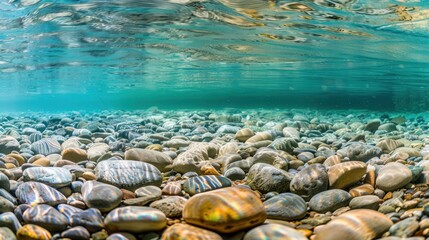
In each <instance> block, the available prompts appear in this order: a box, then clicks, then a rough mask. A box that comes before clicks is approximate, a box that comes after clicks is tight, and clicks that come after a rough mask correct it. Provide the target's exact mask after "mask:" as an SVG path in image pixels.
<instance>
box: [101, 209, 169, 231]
mask: <svg viewBox="0 0 429 240" xmlns="http://www.w3.org/2000/svg"><path fill="white" fill-rule="evenodd" d="M104 225H105V226H106V229H107V231H108V232H130V233H141V232H151V231H159V230H162V229H164V228H165V227H166V225H167V219H166V217H165V214H164V213H163V212H161V211H159V210H158V209H155V208H151V207H137V206H130V207H120V208H116V209H114V210H112V211H111V212H109V214H107V216H106V218H105V219H104Z"/></svg>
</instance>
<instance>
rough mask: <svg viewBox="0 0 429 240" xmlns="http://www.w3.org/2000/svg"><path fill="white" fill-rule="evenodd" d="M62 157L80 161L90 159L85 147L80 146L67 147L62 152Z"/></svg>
mask: <svg viewBox="0 0 429 240" xmlns="http://www.w3.org/2000/svg"><path fill="white" fill-rule="evenodd" d="M61 156H62V159H64V160H69V161H72V162H75V163H77V162H80V161H84V160H87V159H88V155H87V153H86V150H85V149H80V148H66V149H64V150H63V151H62V152H61Z"/></svg>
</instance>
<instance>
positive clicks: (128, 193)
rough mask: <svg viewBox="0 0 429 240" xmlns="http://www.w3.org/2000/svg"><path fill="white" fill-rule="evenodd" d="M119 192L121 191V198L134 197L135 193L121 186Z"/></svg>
mask: <svg viewBox="0 0 429 240" xmlns="http://www.w3.org/2000/svg"><path fill="white" fill-rule="evenodd" d="M121 192H122V199H123V200H126V199H132V198H136V194H135V193H134V192H131V191H130V190H127V189H123V188H122V189H121Z"/></svg>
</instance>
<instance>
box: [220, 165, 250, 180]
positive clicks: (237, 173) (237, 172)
mask: <svg viewBox="0 0 429 240" xmlns="http://www.w3.org/2000/svg"><path fill="white" fill-rule="evenodd" d="M223 175H224V176H225V177H226V178H229V179H230V180H231V181H236V180H243V179H244V178H245V177H246V173H245V172H244V171H243V169H241V168H238V167H232V168H229V169H228V170H226V171H225V173H224V174H223Z"/></svg>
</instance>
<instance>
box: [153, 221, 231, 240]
mask: <svg viewBox="0 0 429 240" xmlns="http://www.w3.org/2000/svg"><path fill="white" fill-rule="evenodd" d="M185 238H186V239H192V240H222V239H223V238H222V237H221V236H220V235H219V234H217V233H215V232H212V231H209V230H206V229H203V228H199V227H195V226H192V225H189V224H183V223H178V224H174V225H173V226H171V227H169V228H168V229H167V230H165V231H164V233H163V234H162V238H161V239H163V240H176V239H185Z"/></svg>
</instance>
